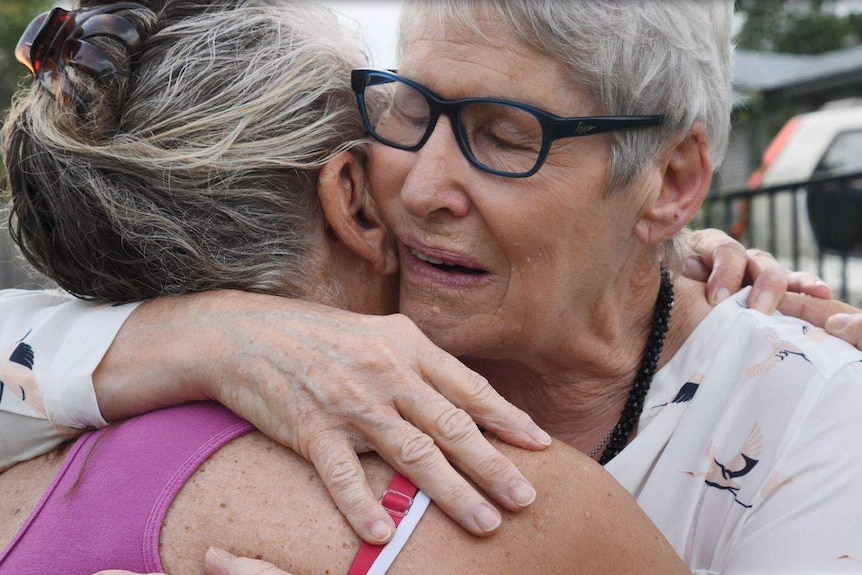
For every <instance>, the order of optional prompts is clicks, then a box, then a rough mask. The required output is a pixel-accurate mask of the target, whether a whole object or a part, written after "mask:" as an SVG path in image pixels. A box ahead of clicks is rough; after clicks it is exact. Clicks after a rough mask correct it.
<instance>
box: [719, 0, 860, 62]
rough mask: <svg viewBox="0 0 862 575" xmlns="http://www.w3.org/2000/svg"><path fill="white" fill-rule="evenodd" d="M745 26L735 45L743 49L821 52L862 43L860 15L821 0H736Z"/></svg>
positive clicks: (794, 52)
mask: <svg viewBox="0 0 862 575" xmlns="http://www.w3.org/2000/svg"><path fill="white" fill-rule="evenodd" d="M736 7H737V11H738V12H739V13H741V14H742V15H743V16H744V17H745V25H744V26H743V28H742V30H741V31H740V33H739V35H738V36H737V38H736V40H737V45H738V46H739V47H740V48H743V49H746V50H765V51H770V52H787V53H791V54H821V53H823V52H829V51H831V50H839V49H841V48H846V47H848V46H852V45H854V44H860V43H862V14H859V13H850V14H846V15H839V14H838V13H837V12H836V2H826V1H824V0H737V4H736Z"/></svg>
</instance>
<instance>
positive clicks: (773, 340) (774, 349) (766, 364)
mask: <svg viewBox="0 0 862 575" xmlns="http://www.w3.org/2000/svg"><path fill="white" fill-rule="evenodd" d="M766 341H767V343H769V346H770V348H771V350H770V352H769V356H768V357H767V358H766V359H764V360H763V361H761V362H759V363H756V364H754V365H752V366H751V367H749V368H748V369H746V370H745V380H749V379H755V378H758V377H762V376H764V375H766V374H767V373H769V372H770V371H772V370H773V369H775V367H776V366H778V365H779V364H780V363H782V362H784V361H785V360H787V359H789V358H799V359H802V360H805V361H806V362H808V363H811V360H809V359H808V357H807V356H806V355H805V353H804V352H803V351H802V350H801V349H800V348H799V347H797V346H795V345H793V344H792V343H790V342H788V341H783V340H780V339H778V338H777V337H776V336H774V335H772V334H769V335H768V336H766Z"/></svg>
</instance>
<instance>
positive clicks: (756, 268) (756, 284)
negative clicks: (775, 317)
mask: <svg viewBox="0 0 862 575" xmlns="http://www.w3.org/2000/svg"><path fill="white" fill-rule="evenodd" d="M746 253H747V255H748V276H749V277H750V278H751V279H752V281H753V285H752V288H751V293H750V294H749V296H748V305H749V307H751V308H754V309H756V310H758V311H760V312H762V313H765V314H767V315H769V314H771V313H773V312H774V311H775V309H776V308H777V307H778V303H779V302H780V301H781V298H782V297H784V294H785V293H786V292H787V280H788V273H787V271H786V270H785V269H784V268H782V267H781V264H779V263H778V260H776V259H775V257H773V255H772V254H770V253H769V252H765V251H763V250H747V252H746Z"/></svg>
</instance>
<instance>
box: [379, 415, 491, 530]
mask: <svg viewBox="0 0 862 575" xmlns="http://www.w3.org/2000/svg"><path fill="white" fill-rule="evenodd" d="M395 415H396V414H395V413H393V417H387V418H382V417H377V418H375V421H377V422H378V425H379V427H380V429H378V431H377V432H376V433H375V436H376V444H377V452H378V453H379V454H380V456H381V457H382V458H383V459H385V460H386V461H387V462H388V463H389V465H391V466H392V467H393V468H394V469H395V470H397V471H398V472H399V473H401V474H402V475H404V476H405V477H407V478H408V479H410V480H411V481H412V482H413V483H415V484H416V485H417V486H418V487H419V488H420V489H421V490H422V491H424V492H425V493H426V494H427V495H428V496H429V497H430V498H431V499H432V500H434V503H435V504H436V505H437V506H438V507H439V508H440V509H441V510H442V511H443V512H444V513H445V514H446V515H448V516H449V517H450V518H452V520H454V521H455V522H456V523H458V524H459V525H461V526H462V527H463V528H464V529H466V530H467V531H469V532H470V533H473V534H474V535H488V534H490V533H491V532H493V531H494V530H495V529H497V527H499V526H500V523H501V521H502V516H501V515H500V512H499V511H497V509H496V508H495V507H494V506H493V505H491V504H490V503H488V502H487V501H486V500H485V498H484V497H482V495H481V494H480V493H479V492H478V491H477V490H476V488H474V487H473V486H472V485H470V483H469V482H468V481H467V480H466V479H464V477H462V476H461V474H460V473H458V472H457V471H456V470H455V469H454V468H453V467H452V465H451V464H450V463H449V461H447V460H446V458H445V457H444V456H443V453H442V452H441V451H440V449H439V448H438V447H437V445H435V444H434V440H433V439H432V438H431V437H430V436H428V435H426V434H424V433H422V432H421V431H419V430H418V429H416V428H415V427H413V426H412V425H411V424H409V423H408V422H406V421H404V420H403V419H401V417H400V415H399V416H398V417H395Z"/></svg>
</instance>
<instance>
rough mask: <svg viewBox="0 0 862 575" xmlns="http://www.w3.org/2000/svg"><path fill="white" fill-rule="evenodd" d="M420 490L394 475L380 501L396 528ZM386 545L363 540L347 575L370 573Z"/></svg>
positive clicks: (407, 480) (396, 474)
mask: <svg viewBox="0 0 862 575" xmlns="http://www.w3.org/2000/svg"><path fill="white" fill-rule="evenodd" d="M418 491H419V488H418V487H416V486H415V485H413V483H412V482H411V481H410V480H409V479H407V478H406V477H404V476H403V475H401V474H400V473H397V472H396V473H395V475H394V476H393V477H392V483H390V484H389V489H387V490H386V491H385V492H384V493H383V498H382V499H381V500H380V503H382V504H383V507H384V508H385V509H386V511H387V512H388V513H389V515H390V516H391V517H392V521H394V522H395V527H396V529H397V528H398V524H399V523H401V520H402V519H404V516H405V515H407V512H408V511H410V506H411V505H413V498H414V497H416V493H417V492H418ZM384 547H386V546H385V545H372V544H370V543H366V542H364V541H363V542H362V546H361V547H360V548H359V552H358V553H357V554H356V559H354V560H353V565H352V566H351V567H350V571H348V572H347V575H365V574H366V573H368V571H369V570H370V569H371V566H372V565H374V561H375V560H376V559H377V557H378V556H379V555H380V553H381V552H382V551H383V548H384Z"/></svg>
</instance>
